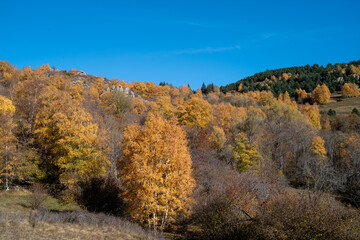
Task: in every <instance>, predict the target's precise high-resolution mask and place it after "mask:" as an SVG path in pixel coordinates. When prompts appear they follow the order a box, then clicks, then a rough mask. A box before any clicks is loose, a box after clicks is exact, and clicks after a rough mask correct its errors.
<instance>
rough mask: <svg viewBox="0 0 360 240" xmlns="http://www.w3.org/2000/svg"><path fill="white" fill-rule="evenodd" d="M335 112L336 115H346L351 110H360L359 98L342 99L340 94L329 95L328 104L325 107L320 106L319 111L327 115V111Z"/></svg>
mask: <svg viewBox="0 0 360 240" xmlns="http://www.w3.org/2000/svg"><path fill="white" fill-rule="evenodd" d="M330 108H331V109H333V110H335V111H336V114H337V115H343V114H344V115H348V114H350V113H351V111H352V110H353V108H357V109H359V110H360V96H357V97H351V98H342V95H341V93H334V94H332V95H331V99H330V102H329V103H328V104H325V105H320V106H319V109H320V111H323V112H325V113H327V112H328V111H329V109H330Z"/></svg>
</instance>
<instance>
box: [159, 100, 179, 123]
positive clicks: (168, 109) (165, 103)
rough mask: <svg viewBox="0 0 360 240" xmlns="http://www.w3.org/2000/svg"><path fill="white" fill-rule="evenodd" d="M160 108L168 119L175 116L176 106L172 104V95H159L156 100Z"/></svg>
mask: <svg viewBox="0 0 360 240" xmlns="http://www.w3.org/2000/svg"><path fill="white" fill-rule="evenodd" d="M156 104H157V108H158V110H159V111H160V112H161V113H162V114H163V115H164V117H165V118H166V119H171V118H173V117H174V116H175V111H176V109H175V107H174V106H173V105H172V104H171V98H170V96H162V97H159V98H158V100H157V101H156Z"/></svg>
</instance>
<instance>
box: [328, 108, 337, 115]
mask: <svg viewBox="0 0 360 240" xmlns="http://www.w3.org/2000/svg"><path fill="white" fill-rule="evenodd" d="M327 114H328V115H329V116H336V111H335V110H334V109H331V108H330V109H329V111H328V113H327Z"/></svg>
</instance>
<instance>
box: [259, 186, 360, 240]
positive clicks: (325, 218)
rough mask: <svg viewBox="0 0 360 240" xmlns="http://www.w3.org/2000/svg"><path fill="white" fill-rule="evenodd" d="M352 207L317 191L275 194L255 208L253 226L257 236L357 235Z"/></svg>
mask: <svg viewBox="0 0 360 240" xmlns="http://www.w3.org/2000/svg"><path fill="white" fill-rule="evenodd" d="M359 224H360V220H359V216H358V212H357V211H356V210H352V209H348V208H346V207H344V206H343V205H342V204H341V203H340V202H337V201H335V200H334V199H332V198H330V197H325V196H322V195H320V194H310V193H309V194H301V195H296V194H289V193H283V194H279V195H277V196H275V197H274V198H272V199H271V200H269V201H268V202H266V203H265V204H264V206H263V209H262V210H261V211H260V212H259V214H258V216H257V219H256V223H255V225H256V226H255V228H256V235H257V237H258V238H261V239H359V237H360V228H359V226H360V225H359Z"/></svg>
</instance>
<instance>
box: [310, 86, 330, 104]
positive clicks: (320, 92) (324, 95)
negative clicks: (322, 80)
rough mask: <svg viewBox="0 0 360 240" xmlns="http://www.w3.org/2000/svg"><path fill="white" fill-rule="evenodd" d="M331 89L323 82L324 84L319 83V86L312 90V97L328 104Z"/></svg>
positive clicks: (319, 102) (316, 100)
mask: <svg viewBox="0 0 360 240" xmlns="http://www.w3.org/2000/svg"><path fill="white" fill-rule="evenodd" d="M330 96H331V93H330V90H329V88H328V87H327V86H326V85H325V84H323V85H321V86H320V85H317V87H316V88H315V89H314V91H313V92H312V95H311V98H312V99H313V101H314V102H315V103H318V104H326V103H328V102H329V100H330Z"/></svg>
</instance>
